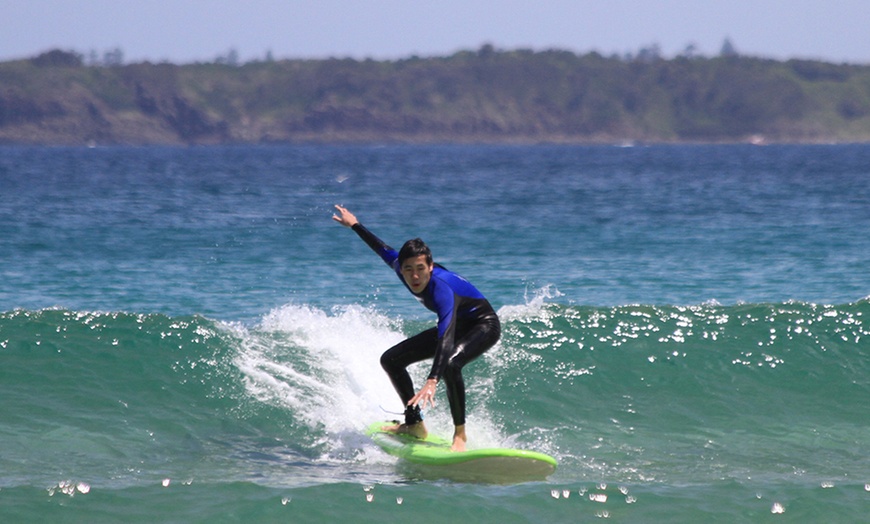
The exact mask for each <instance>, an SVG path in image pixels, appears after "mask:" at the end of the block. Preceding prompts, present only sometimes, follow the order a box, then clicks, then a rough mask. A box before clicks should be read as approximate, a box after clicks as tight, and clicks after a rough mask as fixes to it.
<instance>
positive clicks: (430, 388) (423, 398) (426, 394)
mask: <svg viewBox="0 0 870 524" xmlns="http://www.w3.org/2000/svg"><path fill="white" fill-rule="evenodd" d="M437 387H438V381H437V380H435V379H434V378H430V379H429V380H427V381H426V383H425V384H423V387H422V388H420V391H418V392H417V394H416V395H414V398H412V399H411V400H409V401H408V405H409V406H411V407H414V406H420V407H421V408H425V407H426V404H429V406H432V407H434V406H435V389H436V388H437Z"/></svg>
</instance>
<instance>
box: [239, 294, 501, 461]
mask: <svg viewBox="0 0 870 524" xmlns="http://www.w3.org/2000/svg"><path fill="white" fill-rule="evenodd" d="M400 328H401V326H400V322H399V321H397V320H394V319H390V318H388V317H386V316H385V315H383V314H381V313H378V312H375V311H374V310H372V309H367V308H363V307H360V306H346V307H341V308H334V309H333V310H332V311H330V312H327V311H324V310H321V309H318V308H314V307H310V306H300V305H286V306H283V307H281V308H278V309H275V310H273V311H271V312H269V313H268V314H267V315H266V316H265V317H263V319H262V320H261V321H260V323H259V325H257V326H256V327H253V328H251V329H244V328H238V333H237V334H238V335H239V336H240V338H241V339H242V347H241V350H240V352H239V354H238V355H237V356H236V359H235V361H236V366H237V367H238V369H239V370H240V371H241V372H242V373H243V374H244V376H245V387H246V389H247V392H248V394H249V395H250V396H251V397H252V398H255V399H257V400H258V401H260V402H264V403H267V404H269V405H273V406H278V407H281V408H283V409H286V410H287V411H288V413H289V414H290V415H288V416H292V417H294V418H295V419H296V420H297V421H300V422H302V423H304V424H305V425H306V426H308V427H309V428H310V429H311V430H312V431H322V432H325V434H326V435H325V438H326V440H327V442H326V443H327V444H328V448H329V449H330V451H329V452H328V456H327V457H324V458H326V459H330V458H339V459H343V458H347V457H348V455H351V456H353V455H354V454H357V453H359V452H362V453H363V454H365V455H368V449H367V448H369V446H367V445H365V443H366V442H367V439H366V438H360V437H361V436H362V430H363V429H364V428H365V427H367V426H368V425H369V424H371V423H372V422H373V421H376V420H382V419H389V418H397V417H394V416H391V415H389V414H388V413H385V410H387V411H392V412H397V413H401V412H402V411H403V410H404V408H403V406H402V405H401V402H400V400H399V397H398V395H396V392H395V390H394V389H393V386H392V384H391V383H390V380H389V378H388V377H387V375H386V373H384V371H383V369H381V366H380V356H381V354H382V353H383V352H384V351H385V350H386V349H388V348H389V347H391V346H393V345H395V344H396V343H398V342H400V341H402V340H404V339H405V338H406V335H405V334H404V333H402V332H401V329H400ZM430 365H431V361H428V362H424V363H420V364H417V365H416V366H412V367H411V368H409V372H410V373H411V376H412V377H413V379H414V383H415V385H416V384H421V383H422V381H423V380H425V376H426V375H427V374H428V373H429V369H430ZM470 386H471V387H472V388H473V389H474V390H476V391H471V390H470V391H469V394H481V395H485V394H486V391H489V390H490V389H491V387H492V384H491V381H489V382H487V381H486V380H483V381H479V382H478V383H477V384H474V385H470ZM436 402H437V405H436V407H434V408H431V409H429V410H427V413H426V425H427V427H428V428H429V431H430V432H434V433H436V434H439V435H443V436H449V435H452V431H453V424H452V420H451V418H450V411H449V408H448V406H447V399H446V396H445V394H444V391H443V386H440V387H439V392H438V395H437V396H436ZM468 424H469V427H470V431H469V445H470V446H472V447H490V446H493V447H494V446H498V445H499V441H500V440H501V438H500V436H499V431H498V429H497V428H496V427H494V425H493V424H492V422H491V421H490V420H489V417H488V416H487V414H486V413H485V412H483V411H482V410H481V409H480V408H477V409H475V411H474V412H471V413H469V416H468Z"/></svg>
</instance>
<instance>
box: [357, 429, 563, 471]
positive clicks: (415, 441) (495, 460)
mask: <svg viewBox="0 0 870 524" xmlns="http://www.w3.org/2000/svg"><path fill="white" fill-rule="evenodd" d="M393 424H395V423H394V422H384V421H381V422H375V423H374V424H372V425H370V426H369V427H368V429H367V430H366V434H367V435H368V436H369V437H371V439H372V440H373V441H374V442H375V444H377V445H378V446H380V448H381V449H383V450H384V451H386V452H387V453H389V454H390V455H393V456H396V457H399V458H400V459H403V460H406V461H408V462H410V463H412V464H416V465H419V466H425V469H423V470H421V469H420V468H417V470H418V471H423V472H424V473H425V474H427V475H430V476H441V477H447V478H455V479H457V480H468V481H483V482H520V481H529V480H543V479H545V478H547V476H549V475H550V474H552V473H553V472H554V471H556V459H554V458H553V457H551V456H549V455H546V454H544V453H539V452H537V451H529V450H523V449H512V448H483V449H470V450H468V451H450V445H451V442H450V441H448V440H447V439H445V438H442V437H439V436H436V435H432V434H430V435H429V436H428V437H426V438H425V439H419V438H416V437H412V436H410V435H397V434H395V433H391V432H388V431H384V430H383V427H384V426H390V425H393Z"/></svg>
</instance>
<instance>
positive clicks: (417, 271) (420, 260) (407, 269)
mask: <svg viewBox="0 0 870 524" xmlns="http://www.w3.org/2000/svg"><path fill="white" fill-rule="evenodd" d="M432 267H433V266H432V264H430V263H428V262H426V255H419V256H416V257H411V258H406V259H405V260H404V262H402V278H404V279H405V283H406V284H408V287H409V288H411V291H413V292H414V293H420V292H422V291H423V290H424V289H426V286H428V285H429V279H430V278H432Z"/></svg>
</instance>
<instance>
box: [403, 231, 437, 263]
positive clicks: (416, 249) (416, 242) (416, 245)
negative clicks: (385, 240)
mask: <svg viewBox="0 0 870 524" xmlns="http://www.w3.org/2000/svg"><path fill="white" fill-rule="evenodd" d="M420 255H425V256H426V264H428V265H430V266H431V265H432V251H431V250H430V249H429V246H427V245H426V243H425V242H423V240H421V239H419V238H412V239H411V240H409V241H407V242H405V245H403V246H402V249H400V250H399V267H401V266H402V264H404V263H405V260H407V259H409V258H414V257H418V256H420Z"/></svg>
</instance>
